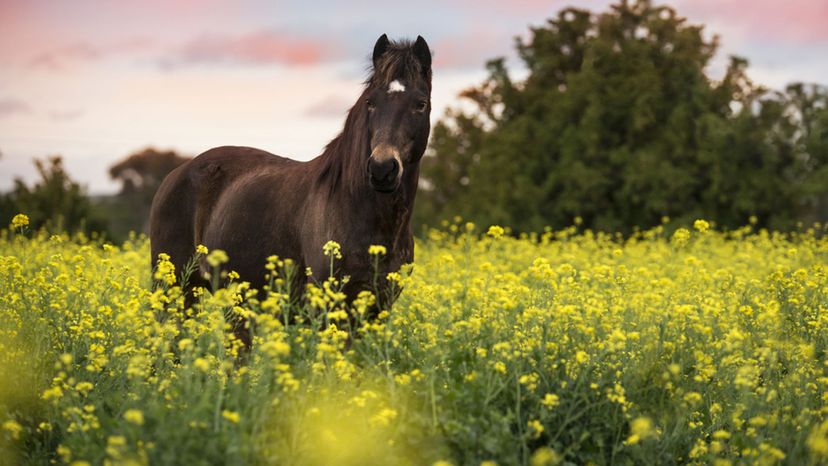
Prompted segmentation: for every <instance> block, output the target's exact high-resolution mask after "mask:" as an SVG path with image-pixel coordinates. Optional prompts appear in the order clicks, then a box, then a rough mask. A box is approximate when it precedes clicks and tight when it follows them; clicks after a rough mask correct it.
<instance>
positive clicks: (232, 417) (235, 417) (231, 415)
mask: <svg viewBox="0 0 828 466" xmlns="http://www.w3.org/2000/svg"><path fill="white" fill-rule="evenodd" d="M221 417H223V418H224V419H227V420H228V421H230V422H232V423H233V424H238V423H239V420H240V419H241V416H239V413H237V412H235V411H228V410H226V409H225V410H224V411H222V412H221Z"/></svg>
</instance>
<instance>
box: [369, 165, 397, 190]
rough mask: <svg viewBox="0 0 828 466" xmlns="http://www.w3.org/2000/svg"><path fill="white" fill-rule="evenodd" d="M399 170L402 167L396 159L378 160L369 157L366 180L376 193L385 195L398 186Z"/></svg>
mask: <svg viewBox="0 0 828 466" xmlns="http://www.w3.org/2000/svg"><path fill="white" fill-rule="evenodd" d="M401 170H402V167H401V166H400V163H399V162H398V161H397V158H396V157H388V158H385V159H383V160H378V159H377V158H375V157H373V156H371V158H369V159H368V180H369V181H370V183H371V187H372V188H374V189H375V190H376V191H380V192H383V193H387V192H391V191H394V190H395V189H397V186H399V184H400V175H401V173H400V171H401Z"/></svg>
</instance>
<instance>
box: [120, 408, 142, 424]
mask: <svg viewBox="0 0 828 466" xmlns="http://www.w3.org/2000/svg"><path fill="white" fill-rule="evenodd" d="M124 420H125V421H126V422H129V423H130V424H135V425H136V426H141V425H144V413H143V412H141V410H138V409H128V410H126V412H125V413H124Z"/></svg>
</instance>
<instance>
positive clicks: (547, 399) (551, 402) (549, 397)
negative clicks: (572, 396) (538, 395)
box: [541, 393, 561, 409]
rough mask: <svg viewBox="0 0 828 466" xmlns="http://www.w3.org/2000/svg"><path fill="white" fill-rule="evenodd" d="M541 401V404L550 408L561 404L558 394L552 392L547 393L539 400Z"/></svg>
mask: <svg viewBox="0 0 828 466" xmlns="http://www.w3.org/2000/svg"><path fill="white" fill-rule="evenodd" d="M541 403H543V405H544V406H546V407H547V408H549V409H552V408H554V407H556V406H558V405H559V404H561V400H560V398H559V397H558V395H556V394H554V393H547V394H546V396H544V397H543V401H541Z"/></svg>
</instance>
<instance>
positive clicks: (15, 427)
mask: <svg viewBox="0 0 828 466" xmlns="http://www.w3.org/2000/svg"><path fill="white" fill-rule="evenodd" d="M3 430H5V431H6V432H8V433H9V434H10V435H11V437H12V438H13V439H15V440H17V439H18V438H20V432H23V426H21V425H20V424H18V423H17V422H16V421H13V420H8V421H6V422H4V423H3Z"/></svg>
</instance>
